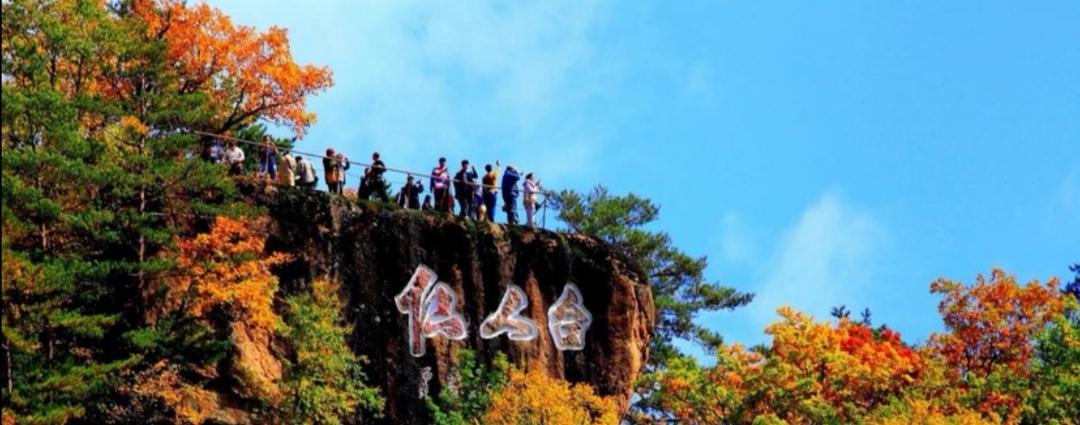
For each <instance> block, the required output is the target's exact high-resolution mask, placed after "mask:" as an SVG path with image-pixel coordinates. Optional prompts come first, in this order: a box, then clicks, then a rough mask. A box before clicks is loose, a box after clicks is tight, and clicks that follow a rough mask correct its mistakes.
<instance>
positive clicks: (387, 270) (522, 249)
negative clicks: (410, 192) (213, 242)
mask: <svg viewBox="0 0 1080 425" xmlns="http://www.w3.org/2000/svg"><path fill="white" fill-rule="evenodd" d="M255 197H256V198H257V199H258V201H259V203H261V204H263V206H265V207H266V208H267V209H268V213H269V215H270V216H271V218H272V222H271V224H270V229H269V238H268V240H267V249H268V250H274V251H285V252H288V253H290V254H291V255H292V258H293V259H292V261H291V262H289V263H287V264H285V265H283V266H281V267H279V268H278V269H277V270H276V274H277V275H278V276H279V277H280V279H281V282H280V284H281V288H282V291H283V293H295V292H297V291H303V290H306V289H307V285H308V284H309V283H310V282H311V281H312V280H313V279H314V278H317V277H323V276H326V277H330V278H332V279H338V280H339V281H341V282H342V283H343V287H344V288H345V289H346V291H347V294H346V295H347V297H348V313H347V315H348V320H350V321H351V322H352V323H353V324H355V334H354V335H353V338H352V341H351V345H352V348H353V350H354V351H355V352H357V353H358V354H360V355H362V356H364V357H366V358H367V359H368V360H369V362H368V364H367V365H366V366H365V367H364V370H365V372H366V374H367V377H368V381H369V384H370V385H374V386H378V387H380V388H381V390H382V393H383V394H384V395H385V396H386V398H387V405H386V409H385V422H387V423H408V424H427V423H430V422H431V418H430V415H429V413H428V409H427V407H426V406H425V405H424V403H423V400H421V399H420V397H419V394H418V393H419V389H420V383H421V382H420V371H421V369H422V368H424V367H431V368H432V370H433V371H435V372H436V373H434V377H433V378H432V380H431V382H430V383H429V388H430V393H431V394H437V393H438V391H439V390H440V389H441V382H442V380H443V379H445V378H446V377H447V376H448V372H449V368H450V367H451V366H450V363H451V362H450V355H451V352H450V348H451V347H452V346H459V347H467V348H470V349H474V350H477V352H478V355H479V357H480V359H482V360H490V359H491V358H492V356H494V354H495V353H496V352H503V353H505V354H506V355H507V356H508V357H509V358H510V360H511V362H514V363H518V364H524V365H525V367H526V368H528V369H541V370H545V371H547V372H548V373H550V374H551V375H553V376H556V377H560V378H563V379H566V380H569V381H571V382H587V383H589V384H590V385H592V386H593V387H595V388H596V390H597V392H598V393H600V394H602V395H614V396H618V398H619V400H620V406H621V407H622V408H623V409H625V408H626V407H627V406H628V403H629V399H630V395H631V390H632V383H633V380H634V379H635V378H636V377H637V375H638V373H639V370H640V369H641V366H642V365H643V364H644V362H645V360H646V358H647V355H648V353H647V350H648V345H649V340H650V338H651V336H652V332H653V323H654V312H653V311H654V310H653V302H652V296H651V292H650V290H649V287H648V286H647V284H646V283H644V282H645V281H644V280H643V279H642V277H641V276H640V275H639V274H638V273H639V272H637V271H636V270H637V269H635V268H634V267H632V266H630V265H628V263H627V262H626V261H624V260H623V259H620V258H616V256H615V255H614V254H613V252H612V251H611V250H610V249H609V248H608V247H607V246H606V245H605V244H603V243H602V242H599V241H597V240H595V239H592V238H589V237H585V236H581V235H567V234H560V233H556V232H551V231H545V230H533V229H527V228H524V227H520V226H509V227H508V226H503V225H499V224H490V223H472V222H464V221H461V220H458V219H457V218H454V217H451V216H446V215H442V214H433V213H419V212H415V211H401V210H396V209H394V210H391V209H388V208H380V207H378V206H377V205H375V204H368V203H355V202H350V201H346V200H344V199H342V198H340V197H332V196H329V195H327V194H325V193H321V192H319V193H313V192H306V191H300V190H281V191H278V190H276V189H273V188H270V189H269V190H267V191H266V192H264V193H260V194H257V195H255ZM420 264H424V265H426V266H428V267H430V268H431V269H432V270H434V271H435V273H436V274H437V275H438V280H439V281H442V282H446V283H447V284H448V285H450V286H451V287H452V288H453V289H454V291H455V292H456V293H457V295H458V297H459V302H458V305H457V309H458V311H460V312H461V313H462V314H463V315H464V316H465V318H466V321H467V329H468V332H469V335H468V337H467V338H465V339H464V340H463V341H448V340H446V339H445V338H442V337H435V338H434V339H429V340H427V352H426V354H425V355H424V356H423V357H413V356H412V355H410V353H409V348H408V345H407V342H406V338H407V336H406V332H407V324H408V316H406V315H404V314H402V313H400V312H398V310H397V308H396V306H395V304H394V296H395V295H397V294H398V293H399V292H401V290H402V289H403V288H404V287H405V285H406V283H407V281H408V279H409V278H410V277H411V275H412V273H413V272H414V271H415V269H416V267H417V266H419V265H420ZM567 282H573V283H575V284H577V286H578V287H579V288H580V290H581V293H582V296H583V298H584V305H585V307H586V308H587V309H588V310H589V311H590V312H591V314H592V319H593V321H592V326H591V327H590V328H589V330H588V331H587V333H586V337H585V348H584V350H581V351H559V350H558V349H556V347H555V345H554V344H553V343H552V339H551V336H550V335H549V330H548V320H547V319H548V318H547V310H548V307H550V306H551V304H552V303H554V302H555V300H556V299H557V298H558V297H559V295H560V294H561V293H562V290H563V287H564V285H565V284H566V283H567ZM509 283H515V284H517V285H519V286H520V287H521V288H522V289H523V290H524V291H525V293H526V294H527V296H528V298H529V306H528V308H527V309H526V310H525V311H523V312H522V314H523V315H524V316H527V317H529V318H531V319H532V320H534V321H535V322H536V324H537V326H538V328H539V336H538V337H537V338H536V339H534V340H532V341H525V342H519V341H511V340H509V339H508V338H507V337H506V336H505V335H503V336H499V337H496V338H494V339H482V338H481V337H480V332H479V326H480V324H481V323H482V322H483V321H484V319H485V318H486V317H487V315H488V314H490V313H492V312H495V311H496V310H497V309H498V306H499V303H500V301H501V300H502V296H503V292H504V291H505V289H506V287H507V284H509ZM256 357H257V356H256ZM256 357H253V358H256Z"/></svg>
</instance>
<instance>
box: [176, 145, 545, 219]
mask: <svg viewBox="0 0 1080 425" xmlns="http://www.w3.org/2000/svg"><path fill="white" fill-rule="evenodd" d="M190 132H191V133H193V134H198V135H200V136H205V137H212V138H214V139H219V140H226V141H231V142H235V143H243V144H246V145H249V146H255V147H260V146H263V144H264V142H256V141H251V140H245V139H240V138H236V137H231V136H225V135H221V134H214V133H208V132H205V131H199V130H191V131H190ZM271 145H272V146H274V148H275V149H278V150H288V151H289V152H291V153H294V154H299V155H303V156H308V157H315V158H322V159H329V160H333V161H341V162H346V163H348V164H349V165H350V166H352V165H359V166H361V167H374V166H375V165H374V164H372V163H365V162H362V161H354V160H352V159H348V158H344V157H343V158H342V159H338V158H336V157H329V156H326V155H322V154H317V153H312V152H304V151H300V150H297V149H294V148H283V147H280V146H278V145H277V144H275V143H273V142H271ZM245 159H246V158H245ZM311 163H312V165H313V167H314V168H316V169H318V170H322V172H323V173H325V172H326V170H325V169H323V168H322V167H320V166H319V165H316V164H318V162H316V161H311ZM381 168H382V169H383V170H385V171H390V172H394V173H402V174H407V175H410V176H418V177H423V178H428V179H441V177H439V176H435V175H432V174H427V173H425V172H416V171H411V170H406V169H401V168H393V167H387V166H385V165H383V166H382V167H381ZM472 168H473V169H474V170H475V169H476V167H475V166H472ZM447 174H450V173H449V168H448V169H447ZM342 175H345V176H350V177H356V178H359V179H363V178H364V177H363V176H360V175H356V174H353V173H345V172H344V170H342ZM477 177H478V178H479V177H482V175H480V174H479V173H477ZM380 180H381V178H380ZM446 180H447V183H448V184H447V188H446V190H447V196H450V197H451V198H453V195H452V194H451V190H452V189H453V185H452V184H449V183H462V184H468V185H472V186H474V187H476V189H494V190H499V189H500V185H499V184H498V183H497V182H496V183H495V184H492V185H485V184H483V183H480V182H468V181H464V180H460V179H456V178H453V177H450V178H447V179H446ZM522 180H524V177H523V178H522ZM388 183H391V184H392V185H393V184H396V182H388ZM405 183H407V182H402V184H405ZM514 190H515V191H517V192H518V193H525V190H524V188H521V189H518V188H517V187H515V188H514ZM530 193H535V194H537V195H541V196H543V197H544V200H543V201H542V202H538V203H537V210H539V209H541V208H542V209H543V210H544V211H543V218H542V223H543V222H546V221H547V201H548V197H549V196H551V195H552V194H553V193H554V192H553V191H549V190H544V189H540V190H537V191H535V192H530ZM474 196H475V194H474ZM526 196H528V194H526ZM538 212H539V211H538ZM544 224H546V223H544ZM544 224H541V227H543V226H544Z"/></svg>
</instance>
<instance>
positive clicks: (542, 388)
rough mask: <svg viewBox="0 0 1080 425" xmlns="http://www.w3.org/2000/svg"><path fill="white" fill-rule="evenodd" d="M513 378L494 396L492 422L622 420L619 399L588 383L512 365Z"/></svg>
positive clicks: (570, 424) (559, 424) (557, 424)
mask: <svg viewBox="0 0 1080 425" xmlns="http://www.w3.org/2000/svg"><path fill="white" fill-rule="evenodd" d="M509 378H510V382H509V383H508V384H507V386H506V388H504V389H503V390H502V392H500V393H499V394H497V395H495V396H494V397H493V398H492V400H491V407H490V409H489V410H488V414H487V416H486V417H485V420H484V423H485V424H490V425H527V424H537V425H539V424H546V425H563V424H565V425H579V424H610V425H615V424H618V423H619V416H618V413H617V407H616V404H615V400H614V399H613V398H611V397H600V396H597V395H596V394H595V393H594V392H593V388H592V387H590V386H588V385H585V384H575V385H573V386H571V385H570V384H569V383H567V382H566V381H561V380H558V379H555V378H552V377H550V376H548V375H547V374H545V373H543V372H540V371H536V370H534V371H530V372H528V373H526V372H522V371H520V370H517V369H514V368H511V369H510V373H509Z"/></svg>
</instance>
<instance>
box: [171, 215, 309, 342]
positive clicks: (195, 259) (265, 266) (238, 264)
mask: <svg viewBox="0 0 1080 425" xmlns="http://www.w3.org/2000/svg"><path fill="white" fill-rule="evenodd" d="M252 224H253V223H248V222H245V221H241V220H234V219H231V218H227V217H218V218H217V219H216V220H215V222H214V226H213V229H212V230H211V231H210V233H203V234H200V235H198V236H196V237H194V238H192V239H180V240H177V241H176V245H177V251H178V252H177V262H178V263H179V269H180V270H182V271H184V273H183V274H181V275H179V276H176V277H173V278H171V279H169V281H168V282H169V284H170V296H173V295H172V294H176V295H175V296H176V297H179V298H174V299H173V300H172V301H173V302H174V303H177V304H179V305H178V307H180V308H182V309H185V310H187V311H189V312H190V313H191V314H192V315H194V316H196V317H202V316H204V315H205V314H206V313H208V312H209V311H211V310H212V309H215V308H220V309H222V310H223V311H225V312H226V313H228V314H229V315H230V317H231V318H232V319H233V320H238V321H245V322H247V323H249V324H251V325H254V326H257V327H260V328H263V329H272V327H273V326H274V325H275V324H276V322H277V320H278V318H277V315H276V314H275V313H274V311H273V309H272V304H273V298H274V292H275V291H276V290H277V278H275V277H274V276H273V275H272V274H271V273H270V267H271V266H273V265H275V264H279V263H281V262H283V261H285V260H286V259H287V258H288V256H287V255H286V254H284V253H273V254H270V255H264V254H263V247H264V243H265V240H264V239H263V238H261V237H259V236H257V235H255V234H253V233H252V232H251V230H250V229H249V228H248V227H249V226H251V225H252Z"/></svg>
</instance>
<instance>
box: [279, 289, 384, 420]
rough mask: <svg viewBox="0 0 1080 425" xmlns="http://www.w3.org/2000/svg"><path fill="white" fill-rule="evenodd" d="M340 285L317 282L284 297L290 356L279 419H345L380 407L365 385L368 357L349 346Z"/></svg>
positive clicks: (349, 328) (349, 329)
mask: <svg viewBox="0 0 1080 425" xmlns="http://www.w3.org/2000/svg"><path fill="white" fill-rule="evenodd" d="M338 290H339V286H338V285H336V284H332V283H330V282H326V281H322V280H317V281H315V282H313V283H312V287H311V292H310V293H302V294H300V295H296V296H292V297H289V298H286V300H285V310H286V313H285V325H284V326H283V327H282V330H281V335H282V336H283V337H284V339H285V341H287V342H288V346H289V351H290V353H291V355H290V356H289V359H288V360H287V366H286V368H285V376H284V380H283V382H282V392H283V394H284V401H283V402H282V403H281V405H280V408H279V409H278V412H277V413H278V419H281V420H284V421H285V422H287V423H320V424H340V423H348V422H349V420H348V419H349V418H353V417H356V412H357V411H358V410H362V411H365V412H367V413H368V416H375V415H378V414H379V413H380V412H381V411H382V406H383V399H382V397H381V396H380V395H379V391H378V389H376V388H371V387H368V386H367V385H365V384H364V381H365V377H364V374H363V372H362V371H361V370H360V366H361V365H362V364H363V363H365V362H366V359H364V358H362V357H359V356H357V355H356V354H354V353H353V352H352V351H351V350H349V345H348V336H349V334H351V333H352V326H350V325H346V324H344V323H342V314H343V312H344V309H345V304H344V303H343V302H342V301H341V298H339V297H338Z"/></svg>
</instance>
